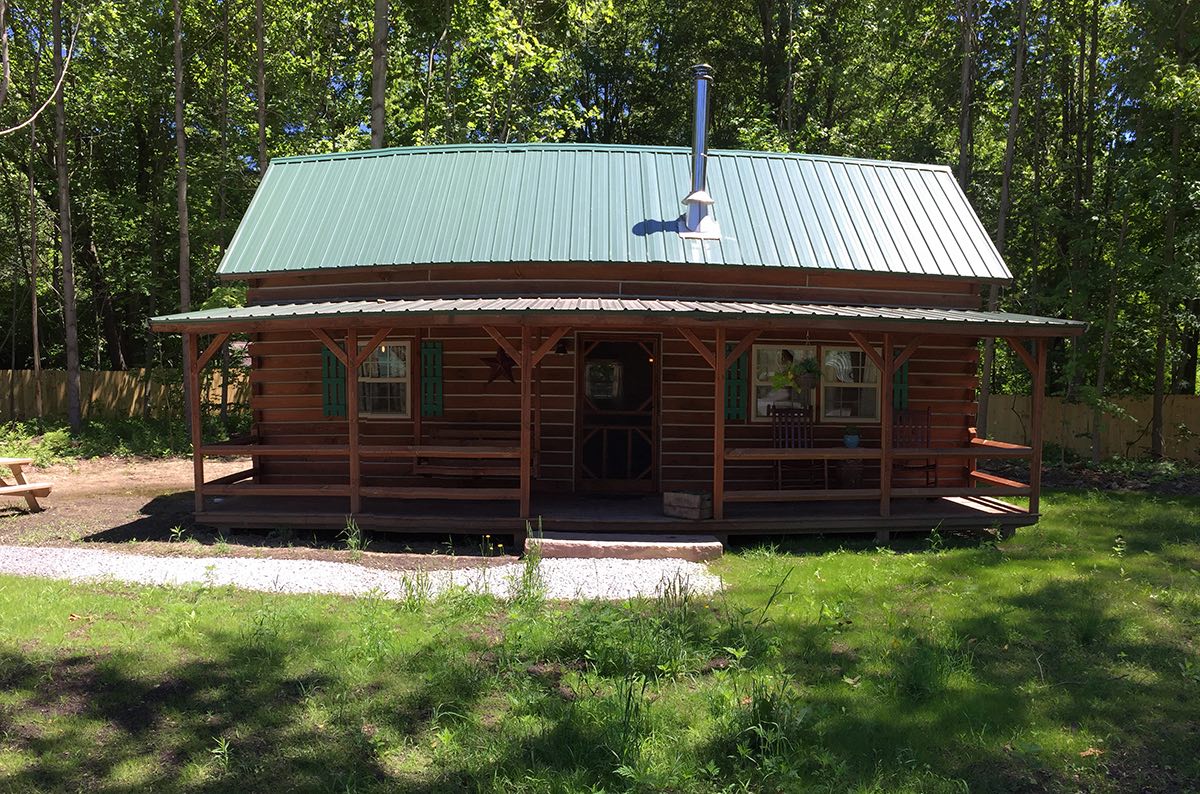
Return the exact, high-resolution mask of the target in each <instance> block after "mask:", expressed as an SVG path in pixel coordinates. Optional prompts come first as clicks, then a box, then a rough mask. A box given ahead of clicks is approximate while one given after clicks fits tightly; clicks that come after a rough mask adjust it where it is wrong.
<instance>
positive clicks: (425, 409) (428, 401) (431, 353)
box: [421, 340, 445, 416]
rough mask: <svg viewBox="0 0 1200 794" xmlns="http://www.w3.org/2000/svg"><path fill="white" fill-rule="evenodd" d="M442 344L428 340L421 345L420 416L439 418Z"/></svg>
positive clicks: (440, 408)
mask: <svg viewBox="0 0 1200 794" xmlns="http://www.w3.org/2000/svg"><path fill="white" fill-rule="evenodd" d="M444 394H445V390H444V389H443V388H442V343H441V342H440V341H437V340H428V341H424V342H422V343H421V416H441V415H442V396H443V395H444Z"/></svg>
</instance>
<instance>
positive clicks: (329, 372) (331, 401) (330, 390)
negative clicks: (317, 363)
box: [321, 347, 346, 416]
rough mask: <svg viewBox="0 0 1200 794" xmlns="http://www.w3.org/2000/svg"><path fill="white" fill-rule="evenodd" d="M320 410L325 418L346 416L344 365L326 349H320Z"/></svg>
mask: <svg viewBox="0 0 1200 794" xmlns="http://www.w3.org/2000/svg"><path fill="white" fill-rule="evenodd" d="M321 410H322V413H323V414H324V415H325V416H345V415H346V365H345V364H343V363H342V362H341V361H339V360H338V357H337V356H335V355H334V354H333V351H332V350H330V349H329V348H327V347H322V348H321Z"/></svg>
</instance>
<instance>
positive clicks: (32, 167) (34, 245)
mask: <svg viewBox="0 0 1200 794" xmlns="http://www.w3.org/2000/svg"><path fill="white" fill-rule="evenodd" d="M41 61H42V47H41V46H40V37H39V46H38V47H37V49H36V51H35V53H34V59H33V68H32V69H30V71H29V106H30V107H31V108H32V107H35V106H36V105H37V84H38V71H39V67H40V65H41ZM37 166H38V140H37V118H36V117H34V118H33V120H32V121H31V122H30V124H29V339H30V346H31V348H32V353H33V406H34V411H35V412H36V414H37V415H38V416H39V417H40V416H42V415H43V412H44V411H45V406H44V404H43V403H42V342H41V335H40V333H39V329H38V196H37V184H36V182H35V174H36V173H37Z"/></svg>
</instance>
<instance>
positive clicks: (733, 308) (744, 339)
mask: <svg viewBox="0 0 1200 794" xmlns="http://www.w3.org/2000/svg"><path fill="white" fill-rule="evenodd" d="M156 328H157V329H158V330H177V331H182V332H183V334H184V340H185V344H184V350H185V356H186V360H187V368H186V372H187V393H188V400H189V404H190V407H191V411H190V416H191V433H192V438H193V444H194V449H195V454H194V467H195V513H196V517H197V520H199V521H201V522H204V523H211V524H217V525H222V526H231V527H232V526H272V527H281V526H303V527H330V528H337V527H340V526H342V525H344V522H345V520H346V518H347V516H350V517H353V518H354V519H355V521H356V522H357V523H358V524H359V525H360V526H363V527H367V528H372V529H379V530H394V531H408V532H428V531H438V532H448V531H457V532H486V531H496V532H505V533H508V532H512V533H514V534H520V533H521V532H523V530H524V528H525V526H526V522H536V521H538V520H540V521H541V522H542V526H543V528H546V529H557V530H563V531H580V530H588V529H589V528H591V529H595V530H599V531H623V530H634V529H636V530H638V531H665V532H675V533H677V532H680V531H687V530H688V529H689V528H690V529H691V530H692V531H703V532H708V533H714V532H716V533H720V534H728V533H753V532H836V531H878V532H888V531H893V530H894V531H905V530H912V531H927V530H929V529H932V528H934V527H936V526H943V527H947V528H949V527H958V528H976V529H979V528H986V527H992V526H999V527H1010V528H1011V527H1015V526H1019V525H1023V524H1030V523H1034V522H1035V521H1036V520H1037V513H1038V497H1039V490H1040V469H1041V465H1040V464H1041V438H1040V435H1041V433H1040V421H1039V419H1040V414H1041V407H1042V398H1043V394H1044V391H1045V377H1046V355H1047V345H1046V342H1047V339H1048V338H1050V337H1053V336H1061V335H1063V334H1064V333H1072V332H1073V331H1074V326H1073V324H1071V323H1068V322H1066V321H1055V320H1048V319H1046V318H1033V317H1026V316H1023V315H1011V314H1003V313H994V312H993V313H988V312H977V311H967V310H951V309H939V310H933V309H929V310H926V309H895V308H879V307H849V306H824V305H821V306H817V305H812V304H795V303H788V304H785V303H761V302H756V303H743V302H723V301H704V302H699V301H681V300H648V299H636V300H635V299H616V298H612V299H609V298H604V299H601V298H541V299H529V298H496V299H436V300H388V301H364V302H338V301H334V302H327V303H320V304H279V305H273V306H253V307H247V308H244V309H226V310H213V311H208V312H192V313H188V314H185V315H177V316H173V317H166V318H161V319H160V320H158V321H157V322H156ZM464 328H473V329H478V330H480V331H481V332H482V333H483V334H485V335H486V339H488V340H490V341H491V343H494V344H495V345H496V348H497V354H498V355H499V354H500V353H502V354H503V357H507V358H508V359H509V361H510V362H511V363H512V369H515V370H516V374H517V375H518V376H519V381H518V382H517V383H516V384H515V385H516V386H517V388H518V389H519V397H518V399H517V401H516V404H515V405H514V410H513V412H512V415H513V419H514V421H512V422H511V426H508V427H505V428H492V427H489V428H487V429H486V430H487V432H486V433H485V432H483V431H482V430H480V429H479V428H477V427H476V428H474V429H472V427H470V426H469V425H468V424H467V423H460V424H459V425H458V426H457V427H456V428H452V429H456V430H457V431H458V432H456V433H447V432H443V433H442V434H440V435H437V436H432V435H431V434H430V433H428V432H426V431H425V430H423V427H422V425H423V418H422V412H420V411H415V410H414V411H412V412H411V415H410V416H406V417H405V418H404V420H403V421H404V423H405V424H404V427H405V430H404V433H405V435H404V436H403V441H404V443H389V442H388V438H389V437H388V436H386V435H385V436H381V435H379V434H375V435H371V434H364V431H363V427H364V419H363V418H362V417H360V415H359V410H360V406H359V400H358V399H355V398H354V395H358V394H359V377H360V368H361V367H362V366H363V364H364V362H366V361H367V360H368V358H369V357H370V356H371V355H372V354H373V353H374V351H375V350H376V349H377V348H379V346H380V345H382V344H384V343H385V342H386V340H388V339H389V338H391V337H393V336H394V335H396V334H397V333H401V332H402V333H404V334H406V335H407V337H406V338H411V339H414V340H416V341H415V342H414V344H416V345H417V346H419V344H420V341H421V340H422V339H425V338H428V337H431V336H436V335H437V333H438V332H439V330H442V331H447V330H449V329H460V330H461V329H464ZM284 330H286V331H290V332H294V333H298V334H301V335H303V336H304V337H305V338H308V339H315V340H319V342H320V345H321V347H322V349H323V350H325V351H328V355H330V356H332V357H334V358H336V359H337V361H338V362H340V364H341V365H342V367H343V369H344V373H345V386H344V389H345V393H346V394H348V395H351V397H350V398H349V399H346V400H345V415H344V419H342V420H339V421H338V422H337V427H338V428H340V430H341V432H340V433H338V434H337V435H330V434H325V435H321V434H314V436H313V437H312V439H311V440H304V439H297V438H296V437H289V439H288V440H286V441H280V440H279V438H278V437H275V438H264V437H263V436H261V435H259V434H258V433H257V432H256V433H252V435H251V436H250V437H249V438H246V439H240V440H237V441H234V442H229V443H222V444H205V443H203V440H202V438H201V432H200V426H201V425H200V415H199V388H198V383H199V377H200V372H201V370H202V369H203V367H204V366H205V365H206V364H207V363H208V362H209V361H210V360H211V359H212V358H213V357H214V356H215V355H216V353H217V352H218V351H219V350H220V348H221V346H222V345H223V344H224V342H225V341H226V340H227V339H228V337H229V335H230V334H232V333H247V334H250V335H252V337H253V335H256V334H265V333H272V332H278V331H284ZM581 334H587V335H601V336H603V335H604V334H616V335H621V334H624V335H635V336H638V337H639V338H641V337H643V336H645V337H646V338H653V339H656V340H660V343H661V346H651V347H647V348H646V349H647V351H648V355H649V357H650V360H651V361H654V360H655V358H656V357H658V358H660V359H665V361H660V364H659V366H661V367H662V369H661V370H660V371H659V374H658V375H657V376H656V377H657V378H658V380H657V381H655V383H656V384H658V385H653V384H652V387H651V396H650V398H648V399H649V401H650V402H649V403H648V405H651V407H650V408H649V409H648V410H649V413H648V414H647V415H648V416H650V417H651V421H650V424H648V425H647V426H646V429H644V430H642V429H638V428H633V429H631V430H630V431H629V432H630V434H631V435H632V434H633V433H634V432H635V431H636V432H638V433H641V434H643V435H646V436H647V437H653V438H662V437H667V438H668V440H670V439H671V438H673V439H674V440H675V443H676V448H675V449H676V451H671V450H667V452H666V453H664V450H663V447H662V446H661V445H656V446H654V447H653V450H654V452H653V455H654V460H653V463H652V466H651V468H652V469H653V470H654V471H657V470H658V467H659V465H660V464H664V465H665V460H666V457H667V456H668V455H669V456H671V457H672V458H673V462H672V465H673V466H675V468H676V470H678V471H697V472H700V473H699V474H697V475H695V476H694V477H692V479H690V480H688V481H686V482H683V483H682V485H683V487H684V488H685V489H686V490H690V491H698V492H705V493H708V494H711V499H712V517H711V518H710V519H707V520H701V521H691V520H686V519H673V518H669V517H667V516H664V515H663V511H662V499H661V492H662V491H663V490H673V489H679V488H680V483H679V478H678V477H676V482H675V484H674V485H672V486H668V485H667V484H664V483H661V482H660V481H659V480H658V478H657V476H655V477H654V478H652V479H651V481H650V482H651V486H650V487H646V483H644V482H643V483H639V485H640V486H641V487H639V488H636V489H635V488H631V489H629V492H628V493H619V492H618V493H615V494H612V493H610V494H608V495H607V497H601V496H598V495H595V494H591V493H586V492H585V491H586V489H582V488H580V487H579V481H578V475H576V479H575V480H568V481H564V480H563V479H561V478H560V479H558V480H553V481H551V478H545V480H546V481H543V477H542V476H540V475H539V471H540V470H541V469H540V464H539V462H538V457H539V452H540V449H539V444H540V441H539V439H541V438H542V433H541V431H540V425H541V423H542V408H543V406H542V403H543V393H542V390H541V389H540V387H539V376H538V372H539V367H540V366H541V365H542V364H543V362H544V361H545V360H546V359H547V357H548V356H549V355H550V354H551V353H552V352H553V351H555V350H556V349H558V348H560V346H561V344H562V343H563V342H564V340H568V339H574V340H575V344H577V345H582V341H581V340H582V338H583V337H582V336H580V335H581ZM814 334H825V335H827V336H828V335H831V334H832V335H839V338H841V337H845V339H846V342H847V343H849V344H852V345H853V346H854V347H855V348H856V349H858V350H861V351H862V354H863V355H865V357H866V358H867V359H868V360H869V361H870V363H871V365H872V366H873V367H874V368H875V370H876V371H877V373H878V378H877V389H878V392H879V394H878V399H877V410H878V415H877V418H876V421H877V426H875V427H876V429H875V430H873V431H872V433H871V435H870V437H869V438H865V439H864V442H863V444H862V445H861V446H859V447H856V448H853V449H849V448H846V447H844V446H841V445H838V444H832V443H828V440H827V438H826V440H824V441H822V440H821V439H816V440H813V439H812V438H809V439H808V441H806V442H805V441H801V442H800V443H790V442H789V443H781V442H778V441H777V440H773V439H772V437H769V436H766V435H765V429H766V426H765V425H758V426H752V425H750V424H749V423H743V424H741V425H739V426H738V428H736V430H737V432H736V433H733V429H731V428H730V426H729V422H728V415H729V405H728V385H729V384H728V381H729V378H730V377H731V376H730V368H731V366H732V365H733V364H734V362H736V361H738V360H739V358H741V357H742V356H743V355H744V354H746V353H747V352H748V351H750V350H751V349H752V346H754V345H755V343H756V341H758V340H760V339H765V338H767V337H768V336H770V335H774V337H776V338H779V337H781V336H782V337H786V338H810V337H811V335H814ZM202 335H204V336H207V337H208V338H207V339H204V344H203V345H202V344H201V337H202ZM646 335H649V336H646ZM964 336H967V337H983V336H994V337H998V338H1001V339H1005V340H1007V342H1008V343H1009V344H1010V345H1011V346H1012V347H1013V349H1014V350H1015V351H1016V353H1017V354H1018V356H1019V357H1020V358H1021V360H1022V361H1023V362H1024V363H1025V364H1026V366H1027V367H1028V368H1029V371H1030V376H1031V381H1032V384H1033V400H1034V402H1033V405H1034V421H1033V423H1032V428H1031V436H1032V438H1031V443H1029V444H1028V445H1024V444H1013V443H1005V442H999V441H993V440H989V439H984V438H978V437H976V435H975V433H974V430H973V429H972V428H971V427H970V426H969V424H968V423H967V422H966V421H964V422H963V423H962V424H961V425H957V426H954V425H953V424H952V425H951V426H949V427H946V428H941V429H939V430H938V432H935V433H927V434H926V436H925V441H924V442H923V443H920V444H919V445H906V444H905V443H899V444H898V443H897V442H896V437H895V432H896V419H897V417H896V415H895V412H894V408H893V402H894V401H893V397H894V395H893V393H892V389H893V384H894V381H895V376H896V374H897V373H898V372H899V371H900V369H901V367H903V366H904V365H905V364H906V362H908V361H909V360H910V359H912V358H913V357H914V355H916V354H917V353H918V352H919V351H921V350H922V349H927V348H930V347H932V348H935V349H936V348H937V346H938V345H939V344H940V342H939V339H942V338H951V337H954V338H961V337H964ZM673 345H674V347H673ZM410 349H411V348H410ZM685 354H686V356H688V357H690V358H692V359H694V360H695V362H696V364H697V366H695V367H688V366H678V365H677V362H676V359H679V358H680V357H682V356H684V355H685ZM576 366H578V365H577V364H576ZM672 368H675V369H678V370H680V371H684V370H688V371H691V372H693V373H696V374H695V377H696V378H697V379H696V380H695V381H692V382H691V383H690V384H684V385H683V386H682V387H681V388H683V389H684V390H686V391H687V392H689V393H688V394H687V395H686V396H684V397H680V398H679V402H680V404H681V406H683V407H680V408H679V411H678V414H679V415H680V416H682V415H684V414H685V413H686V415H687V416H689V417H691V418H690V419H689V420H688V421H689V422H690V423H691V424H678V425H677V426H676V425H673V424H672V422H673V421H674V420H672V419H670V418H669V417H668V418H666V419H664V418H663V416H662V415H661V414H660V413H659V412H658V410H657V408H656V407H654V406H656V405H657V403H656V402H655V400H657V399H658V397H657V394H658V389H659V386H661V385H662V383H663V378H664V377H665V376H664V374H663V373H667V372H673V371H675V369H672ZM412 370H413V378H414V381H415V382H414V383H413V384H412V385H411V388H412V390H413V393H416V394H420V393H422V388H423V386H422V382H421V377H422V373H421V367H417V366H414V367H412ZM704 371H707V373H708V374H707V376H706V377H704V376H703V375H702V374H701V373H703V372H704ZM930 377H931V378H932V377H936V376H935V375H930ZM953 377H954V378H955V379H956V380H955V382H956V384H958V386H959V387H963V384H964V383H965V382H966V380H965V379H966V378H967V376H966V375H961V374H960V375H953ZM972 377H973V376H972ZM514 380H516V379H514ZM705 380H707V384H704V383H703V382H704V381H705ZM575 382H576V383H577V384H578V383H579V381H578V380H576V381H575ZM445 388H446V389H447V390H450V389H453V388H454V383H453V382H452V381H451V380H449V379H447V382H446V384H445ZM576 388H577V391H578V390H579V389H582V386H578V385H577V387H576ZM690 392H695V394H691V393H690ZM447 393H448V394H449V391H448V392H447ZM579 398H580V395H579V393H575V394H574V395H573V397H572V399H574V400H579ZM477 399H478V400H480V401H482V402H487V401H488V400H490V399H495V398H493V397H489V395H486V394H479V395H477ZM580 404H582V403H572V405H571V409H570V410H571V411H572V412H574V413H576V414H578V410H577V406H578V405H580ZM696 405H700V406H703V405H708V407H707V408H703V407H701V408H700V409H697V408H695V407H694V406H696ZM705 413H706V414H707V417H706V418H704V417H705ZM698 417H699V418H698ZM443 424H444V423H443ZM573 426H574V427H575V437H574V438H571V439H569V441H570V442H571V443H572V446H571V448H570V449H569V450H568V451H567V452H566V453H565V454H567V455H569V456H573V459H572V462H571V466H572V468H573V469H575V470H576V471H578V469H579V468H583V467H581V466H580V464H579V461H578V459H579V458H580V456H581V453H580V452H579V450H580V441H579V437H580V434H579V428H578V424H577V419H576V420H574V424H573ZM672 428H673V429H672ZM256 429H257V428H256ZM731 434H732V435H731ZM733 436H736V437H733ZM396 438H400V436H396ZM908 443H909V444H911V443H912V442H908ZM629 454H630V456H631V457H632V453H629ZM238 456H244V457H247V458H249V461H250V465H249V466H248V467H247V468H246V469H245V470H243V471H242V472H239V473H237V474H234V475H230V476H227V477H222V478H219V479H216V480H212V481H206V479H205V476H204V461H205V459H206V458H211V457H238ZM996 458H1006V459H1013V458H1017V459H1025V460H1027V461H1028V462H1029V471H1030V477H1029V481H1028V482H1018V481H1015V480H1012V479H1009V478H1005V477H1000V476H997V475H994V474H990V473H988V472H987V471H986V470H985V466H984V465H981V464H980V461H986V460H988V459H996ZM272 461H288V462H292V463H294V464H295V465H297V466H300V465H301V463H302V464H303V470H304V471H305V472H307V474H305V475H303V477H301V478H300V481H297V477H295V476H293V477H290V478H279V477H276V476H273V475H272V474H271V465H270V464H271V462H272ZM844 461H853V462H854V463H855V465H856V466H858V467H859V468H860V469H865V470H866V471H867V472H868V474H867V476H866V477H859V478H858V481H856V482H850V483H847V482H840V483H835V482H830V481H829V478H828V477H826V479H825V481H824V483H822V485H821V486H818V487H804V488H795V487H784V484H783V483H782V480H780V481H779V482H776V483H774V487H767V485H768V483H765V482H760V483H757V484H756V483H754V482H750V485H749V487H748V486H747V482H748V481H746V480H744V479H741V480H739V479H737V478H731V472H736V471H737V470H738V467H751V468H752V467H754V466H759V467H763V466H780V465H783V464H788V465H791V464H804V463H816V464H818V465H822V466H829V465H834V466H837V465H839V464H840V463H841V462H844ZM906 461H923V462H927V463H929V464H930V465H932V466H933V467H934V468H935V469H937V467H939V466H941V467H944V468H945V469H947V470H953V471H956V472H958V475H957V476H956V477H954V478H951V479H950V480H949V481H948V482H938V480H937V479H936V478H934V480H933V481H932V482H928V481H926V482H923V483H912V482H910V481H906V480H905V479H904V478H903V477H899V478H898V477H897V476H896V472H897V471H899V470H902V468H903V464H904V462H906ZM373 466H374V467H375V470H378V469H379V467H383V468H384V469H387V470H391V471H397V472H403V474H404V479H402V480H398V481H396V482H388V483H387V484H379V483H378V482H376V481H372V479H371V477H370V476H369V475H368V476H364V471H369V470H371V467H373ZM323 470H324V471H327V472H328V474H325V475H323V474H322V471H323ZM1008 497H1022V498H1027V499H1028V502H1027V504H1028V506H1027V507H1022V506H1017V505H1014V504H1010V503H1008V502H1005V501H1003V500H1004V499H1005V498H1008Z"/></svg>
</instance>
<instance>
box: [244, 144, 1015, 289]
mask: <svg viewBox="0 0 1200 794" xmlns="http://www.w3.org/2000/svg"><path fill="white" fill-rule="evenodd" d="M689 164H690V153H689V150H688V149H686V148H683V147H675V148H671V147H631V146H619V147H613V146H599V145H591V144H570V145H566V144H511V145H463V146H445V147H423V148H421V147H417V148H408V149H384V150H378V151H362V152H351V153H338V154H332V155H320V156H312V157H300V158H279V159H277V160H275V161H273V162H272V163H271V165H270V166H269V168H268V170H267V173H266V174H265V176H264V178H263V180H262V183H261V185H260V187H259V190H258V192H257V193H256V194H255V196H254V198H253V199H252V201H251V203H250V205H249V207H248V209H247V211H246V214H245V217H244V218H243V222H242V224H241V226H240V227H239V229H238V231H237V232H236V233H235V235H234V237H233V239H232V241H231V243H230V246H229V249H228V251H227V252H226V255H225V259H224V261H223V262H222V264H221V268H220V273H221V274H222V275H226V276H235V275H244V274H253V275H259V274H265V273H275V272H279V273H283V272H289V271H297V270H301V271H303V270H313V269H331V268H342V267H356V266H384V267H386V266H389V265H396V266H401V265H407V264H453V263H466V262H509V261H518V262H530V263H540V262H545V263H554V262H634V263H636V262H658V263H690V264H697V265H701V264H722V265H755V266H768V267H801V268H806V269H821V270H848V271H858V272H862V271H874V272H893V273H914V274H923V275H944V276H949V277H957V278H966V279H997V280H1006V279H1010V278H1011V275H1010V274H1009V272H1008V270H1007V268H1006V267H1005V266H1004V263H1003V260H1002V259H1001V258H1000V257H999V255H998V253H997V252H996V250H995V247H994V245H992V243H991V241H990V239H989V238H988V236H987V232H986V231H985V230H984V229H983V226H982V224H981V223H980V222H979V220H978V217H977V216H976V214H975V213H974V211H973V210H972V209H971V207H970V205H969V204H968V203H967V200H966V197H965V196H963V195H962V193H961V191H959V190H958V189H957V186H956V185H955V184H953V183H952V177H951V175H950V173H949V171H948V170H947V169H945V168H944V167H940V166H938V167H932V166H921V165H917V164H904V163H888V162H884V161H867V160H858V159H851V158H830V157H817V156H807V155H792V154H778V153H768V152H727V151H719V150H714V151H711V152H710V153H709V192H710V193H711V194H712V196H713V198H714V199H715V201H716V204H715V206H714V208H713V212H714V215H715V217H716V220H717V222H718V225H719V228H720V230H721V238H720V239H718V240H707V241H698V240H694V239H684V238H681V237H680V236H679V234H678V233H677V231H676V229H675V227H674V221H675V219H676V218H678V217H679V215H680V214H681V212H682V211H683V207H682V205H681V204H680V199H681V198H682V197H683V196H684V195H685V194H686V192H687V190H688V187H689V171H690V168H689Z"/></svg>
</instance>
